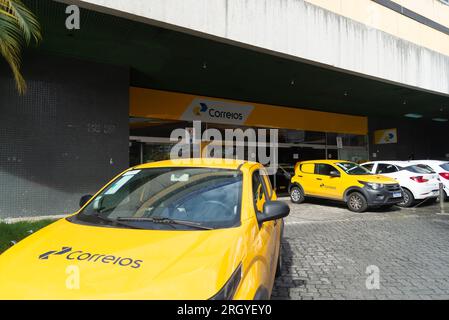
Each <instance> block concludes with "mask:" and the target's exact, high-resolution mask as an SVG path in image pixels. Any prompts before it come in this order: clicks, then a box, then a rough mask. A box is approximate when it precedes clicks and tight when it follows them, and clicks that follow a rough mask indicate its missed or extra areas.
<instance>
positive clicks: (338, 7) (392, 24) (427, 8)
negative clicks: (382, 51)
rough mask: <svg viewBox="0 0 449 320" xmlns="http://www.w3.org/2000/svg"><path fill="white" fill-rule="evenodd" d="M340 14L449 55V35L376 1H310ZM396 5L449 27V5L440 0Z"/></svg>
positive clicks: (400, 1) (414, 0)
mask: <svg viewBox="0 0 449 320" xmlns="http://www.w3.org/2000/svg"><path fill="white" fill-rule="evenodd" d="M306 1H307V2H308V3H311V4H314V5H317V6H319V7H321V8H324V9H326V10H329V11H332V12H334V13H336V14H339V15H342V16H344V17H347V18H349V19H352V20H354V21H357V22H360V23H363V24H365V25H366V26H369V27H371V28H375V29H377V30H381V31H384V32H386V33H388V34H390V35H392V36H395V37H398V38H401V39H404V40H407V41H409V42H412V43H414V44H416V45H419V46H423V47H425V48H428V49H431V50H433V51H436V52H439V53H442V54H445V55H449V35H447V34H445V33H443V32H440V31H438V30H436V29H433V28H431V27H429V26H426V25H425V24H422V23H420V22H418V21H415V20H413V19H410V18H409V17H406V16H405V15H402V14H400V13H397V12H395V11H393V10H391V9H390V8H387V7H385V6H382V5H380V4H377V3H376V2H374V1H372V0H331V1H329V0H306ZM394 2H395V3H397V4H399V5H401V6H403V7H404V8H407V9H409V10H412V11H413V12H416V13H417V14H419V15H422V16H424V17H426V18H428V19H431V20H433V21H435V22H437V23H439V24H441V25H443V26H446V27H449V6H448V5H445V4H443V3H441V2H440V1H438V0H395V1H394Z"/></svg>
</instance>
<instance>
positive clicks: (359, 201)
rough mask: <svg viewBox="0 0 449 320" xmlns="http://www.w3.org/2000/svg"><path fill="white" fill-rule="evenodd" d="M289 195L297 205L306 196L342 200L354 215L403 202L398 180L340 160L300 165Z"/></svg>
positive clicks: (292, 181) (296, 167) (296, 170)
mask: <svg viewBox="0 0 449 320" xmlns="http://www.w3.org/2000/svg"><path fill="white" fill-rule="evenodd" d="M289 192H290V198H291V201H292V202H294V203H301V202H303V201H304V199H305V197H318V198H326V199H332V200H338V201H343V202H345V203H346V204H347V206H348V209H349V210H351V211H354V212H364V211H366V210H367V209H368V208H369V207H391V206H393V205H395V204H397V203H400V202H401V201H402V200H403V193H402V189H401V187H400V186H399V184H398V183H397V181H396V180H394V179H391V178H388V177H384V176H380V175H374V174H371V173H370V172H369V171H368V170H366V169H365V168H363V167H361V166H359V165H358V164H356V163H353V162H349V161H339V160H315V161H304V162H298V163H297V164H296V166H295V175H294V176H293V177H292V179H291V184H290V187H289Z"/></svg>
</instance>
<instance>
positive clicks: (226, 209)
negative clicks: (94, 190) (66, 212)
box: [70, 167, 242, 230]
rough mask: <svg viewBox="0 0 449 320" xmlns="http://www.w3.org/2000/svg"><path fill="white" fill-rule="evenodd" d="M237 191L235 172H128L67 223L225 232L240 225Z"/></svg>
mask: <svg viewBox="0 0 449 320" xmlns="http://www.w3.org/2000/svg"><path fill="white" fill-rule="evenodd" d="M241 193H242V174H241V172H240V171H237V170H227V169H214V168H191V167H189V168H180V167H170V168H167V167H164V168H151V169H142V170H131V171H128V172H126V173H124V174H123V175H122V176H120V177H118V178H117V179H116V180H115V181H113V182H112V183H111V184H110V185H109V186H108V187H107V188H106V189H105V190H103V191H102V192H101V193H100V194H99V195H98V196H97V197H95V199H93V200H92V201H91V202H90V203H89V204H88V205H87V206H86V207H85V208H84V209H83V210H82V212H80V213H79V214H78V215H76V216H75V217H74V218H73V219H71V220H70V221H72V222H75V223H77V222H78V223H87V224H93V225H105V226H115V227H126V226H127V225H128V226H129V227H137V228H143V229H169V230H173V229H176V230H179V229H188V230H190V229H192V228H193V229H195V226H198V227H205V228H209V229H211V228H212V229H216V228H229V227H234V226H237V225H239V223H240V203H241ZM125 221H126V223H124V222H125ZM176 222H179V223H176ZM197 229H198V228H197Z"/></svg>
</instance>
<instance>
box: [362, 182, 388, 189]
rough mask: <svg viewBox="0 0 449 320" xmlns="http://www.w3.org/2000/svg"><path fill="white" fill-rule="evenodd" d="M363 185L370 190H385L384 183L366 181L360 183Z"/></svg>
mask: <svg viewBox="0 0 449 320" xmlns="http://www.w3.org/2000/svg"><path fill="white" fill-rule="evenodd" d="M359 182H360V183H361V184H363V185H365V186H367V187H368V188H370V189H373V190H380V189H383V188H384V187H385V185H384V184H382V183H375V182H365V181H359Z"/></svg>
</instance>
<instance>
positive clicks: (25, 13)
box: [1, 0, 42, 45]
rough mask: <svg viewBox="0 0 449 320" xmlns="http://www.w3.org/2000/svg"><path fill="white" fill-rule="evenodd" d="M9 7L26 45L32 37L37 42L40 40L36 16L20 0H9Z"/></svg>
mask: <svg viewBox="0 0 449 320" xmlns="http://www.w3.org/2000/svg"><path fill="white" fill-rule="evenodd" d="M1 1H7V0H1ZM9 8H10V9H11V11H10V12H11V14H12V15H13V16H14V17H16V19H17V23H18V25H19V27H20V29H21V30H22V32H23V36H24V38H25V42H26V44H27V45H28V44H29V43H30V41H31V39H32V38H33V39H34V41H36V43H39V42H40V41H41V40H42V35H41V31H40V26H39V22H38V21H37V19H36V16H35V15H34V14H33V13H32V12H31V11H30V10H29V9H28V8H27V7H26V6H25V5H24V4H23V3H22V1H20V0H14V1H13V0H9Z"/></svg>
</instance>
